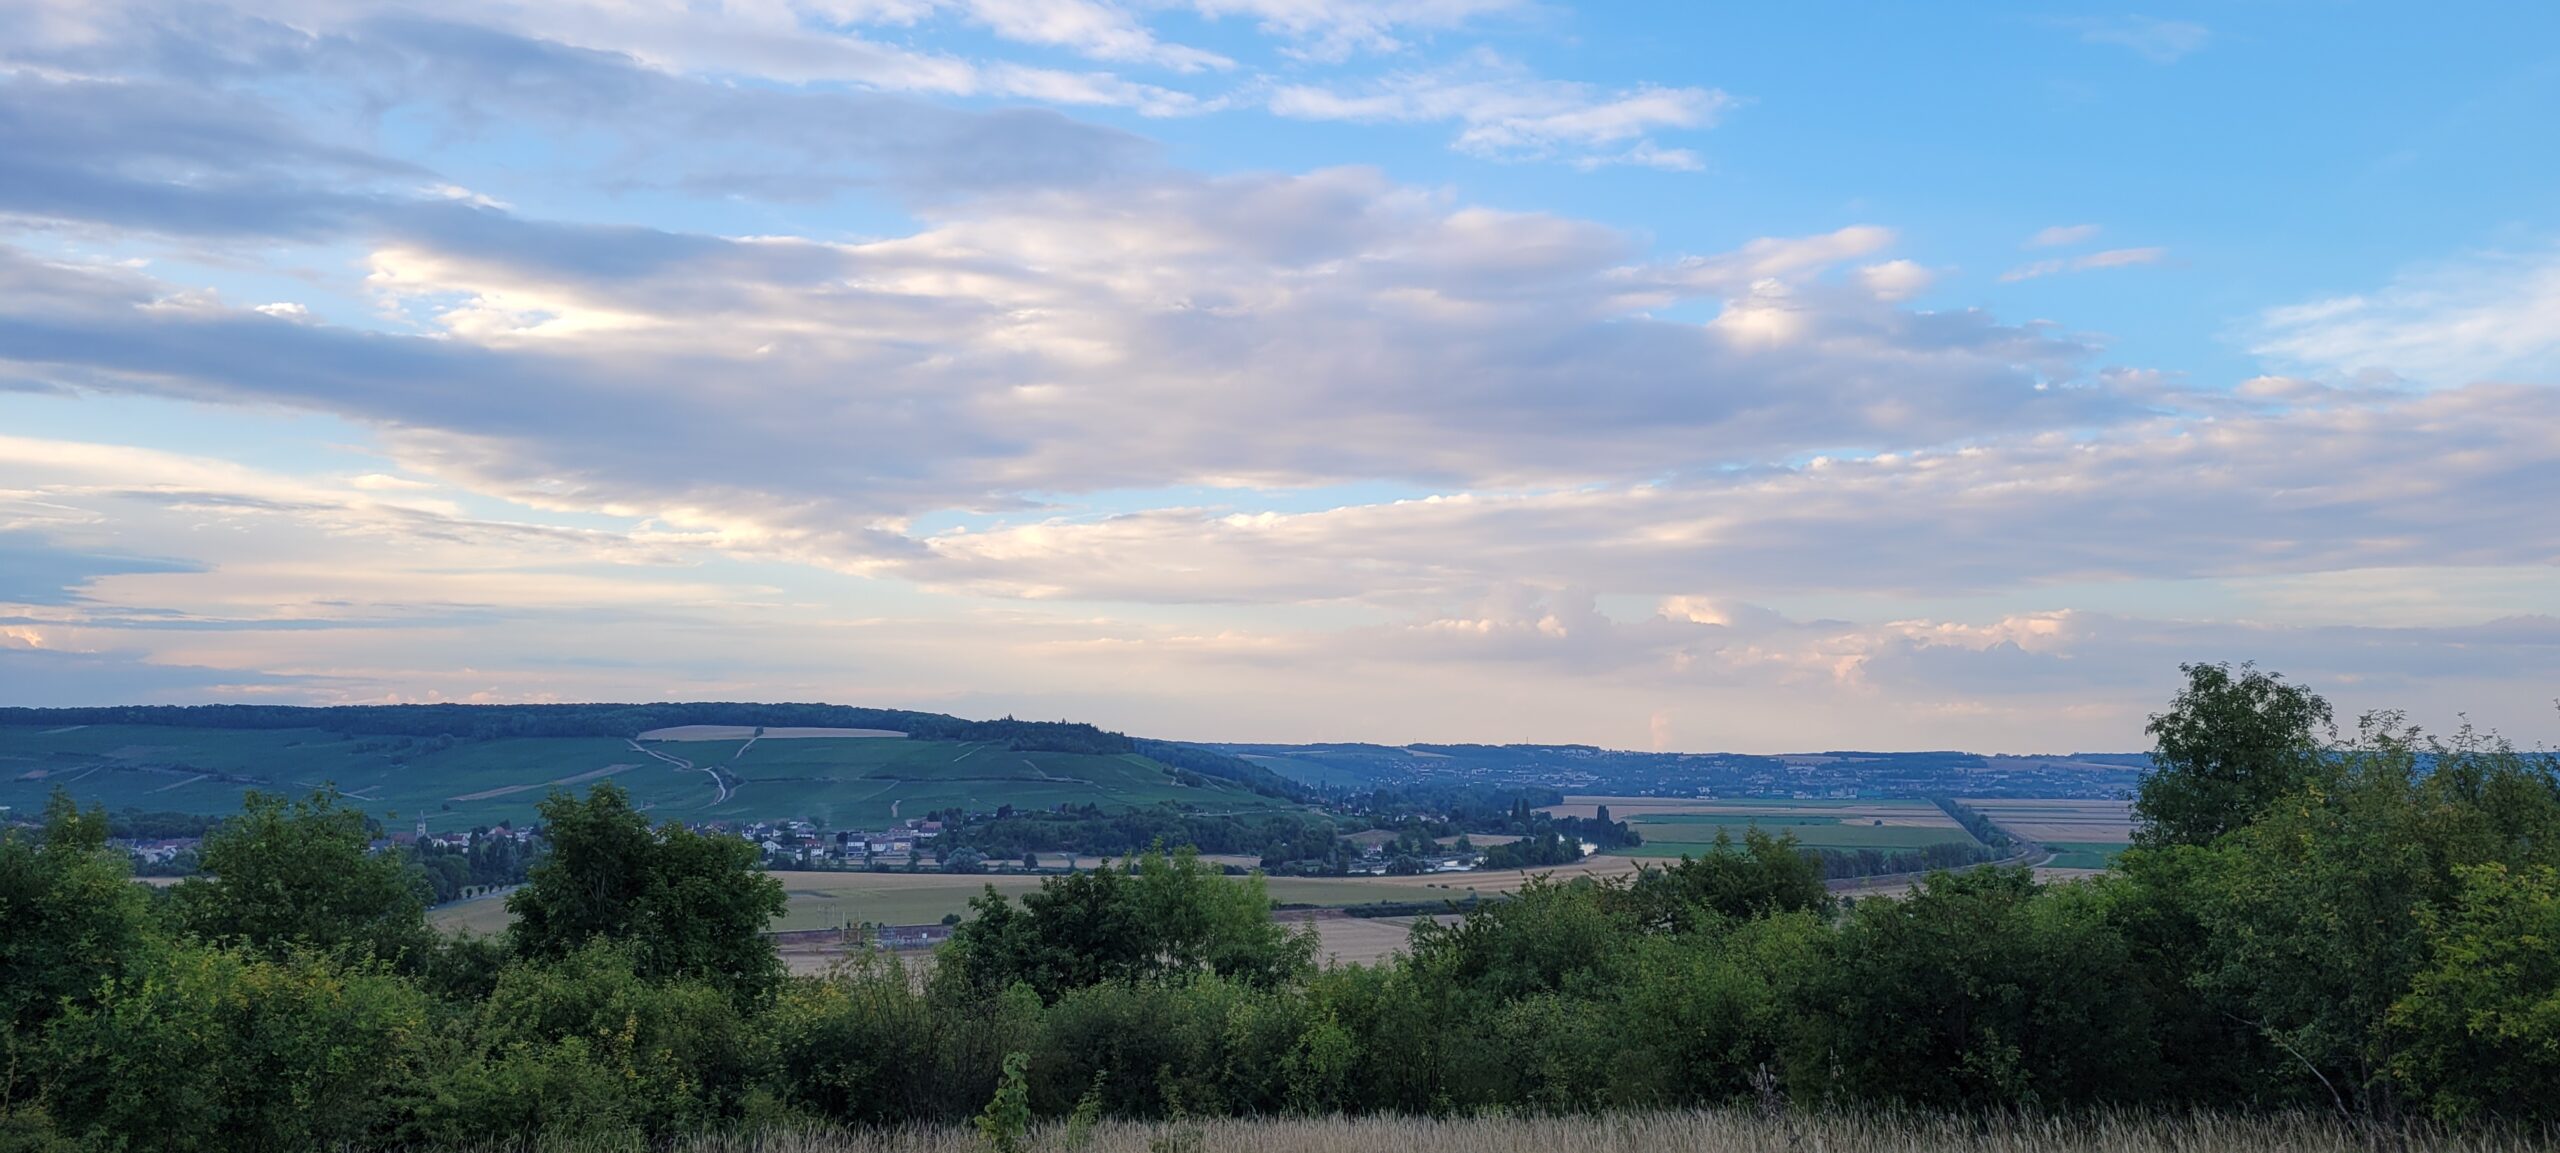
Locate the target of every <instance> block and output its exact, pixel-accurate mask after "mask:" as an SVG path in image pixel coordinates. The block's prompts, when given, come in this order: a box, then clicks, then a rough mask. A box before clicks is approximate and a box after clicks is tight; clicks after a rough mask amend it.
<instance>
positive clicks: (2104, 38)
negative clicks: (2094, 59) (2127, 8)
mask: <svg viewBox="0 0 2560 1153" xmlns="http://www.w3.org/2000/svg"><path fill="white" fill-rule="evenodd" d="M2079 27H2080V39H2081V40H2082V41H2083V42H2085V43H2090V44H2111V45H2114V46H2116V47H2118V48H2125V49H2130V50H2131V51H2132V52H2133V53H2134V54H2135V55H2138V56H2140V57H2142V58H2143V59H2145V60H2148V61H2150V62H2152V63H2154V64H2175V63H2177V62H2178V61H2179V60H2180V59H2181V58H2183V57H2185V56H2187V55H2189V54H2191V53H2194V52H2198V51H2201V50H2203V48H2204V46H2205V44H2206V43H2207V42H2209V41H2211V40H2212V39H2213V32H2212V30H2211V29H2208V28H2206V27H2205V26H2204V25H2202V24H2196V23H2192V22H2189V21H2185V20H2157V19H2153V18H2151V17H2148V16H2127V17H2124V18H2122V19H2119V20H2090V21H2084V22H2081V23H2080V25H2079Z"/></svg>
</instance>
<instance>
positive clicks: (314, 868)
mask: <svg viewBox="0 0 2560 1153" xmlns="http://www.w3.org/2000/svg"><path fill="white" fill-rule="evenodd" d="M204 872H205V876H203V877H201V878H194V879H190V880H186V881H182V882H180V883H179V884H178V885H177V886H176V888H175V889H174V890H173V891H172V892H171V894H170V895H171V899H172V900H173V901H175V902H176V907H177V910H178V920H179V923H180V924H181V925H183V926H185V927H186V929H187V930H188V931H190V932H193V933H195V934H196V935H198V936H200V937H203V938H204V939H206V940H208V941H216V942H223V943H230V944H239V945H245V946H247V947H249V948H251V949H255V950H258V951H260V952H263V953H265V954H266V955H268V956H270V957H277V958H281V957H284V956H286V955H287V954H290V953H292V952H294V951H296V950H300V949H316V950H320V951H323V952H332V951H345V952H347V953H349V954H351V955H353V956H357V957H375V958H380V959H381V960H384V961H389V962H392V963H395V964H400V963H406V962H409V961H411V960H413V959H414V958H415V956H416V954H418V953H419V952H420V951H421V950H423V949H424V948H425V947H426V945H427V942H428V931H427V920H426V881H425V878H424V876H423V875H422V874H420V873H419V872H418V871H417V869H416V867H415V866H414V865H413V864H411V863H410V862H409V861H408V860H407V859H406V858H405V857H403V856H402V855H400V854H396V853H376V852H374V851H373V837H372V834H371V832H370V831H369V830H368V829H367V828H366V825H365V815H364V813H363V811H362V810H359V809H355V808H352V807H349V806H348V805H346V804H344V803H342V802H341V801H340V800H339V798H338V795H337V793H336V792H335V791H334V790H330V789H321V790H318V791H315V792H313V793H312V794H311V795H310V796H309V797H308V798H306V799H303V800H299V801H293V800H287V799H285V798H284V797H281V796H277V795H274V794H269V793H259V792H252V793H250V794H249V795H248V798H247V800H246V807H245V808H244V809H243V811H242V812H241V813H240V815H239V816H236V817H233V818H232V819H230V820H228V821H224V822H223V823H222V825H221V827H220V828H217V829H215V830H214V831H213V833H212V834H211V835H209V836H207V837H206V838H205V840H204Z"/></svg>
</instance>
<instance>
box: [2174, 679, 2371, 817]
mask: <svg viewBox="0 0 2560 1153" xmlns="http://www.w3.org/2000/svg"><path fill="white" fill-rule="evenodd" d="M2181 671H2183V672H2184V673H2185V674H2186V677H2187V683H2186V687H2185V688H2184V689H2182V690H2180V691H2179V693H2178V697H2177V699H2176V700H2175V701H2173V702H2171V704H2170V706H2169V711H2168V712H2165V713H2156V714H2154V715H2153V716H2152V718H2151V725H2150V728H2149V730H2148V731H2149V732H2150V734H2151V737H2152V740H2153V741H2154V742H2155V744H2154V746H2153V749H2152V752H2151V762H2152V766H2153V769H2152V773H2151V776H2150V777H2148V778H2146V779H2145V780H2144V781H2143V783H2142V790H2141V792H2140V793H2139V794H2138V795H2137V797H2136V798H2135V800H2134V805H2133V814H2134V820H2135V829H2134V843H2135V844H2137V845H2141V846H2145V847H2159V846H2164V845H2204V844H2211V843H2212V842H2213V840H2214V839H2215V838H2217V837H2220V836H2221V835H2222V834H2224V833H2227V832H2230V831H2231V830H2233V829H2236V828H2239V827H2240V826H2242V825H2245V824H2248V823H2249V821H2250V819H2251V818H2253V817H2255V816H2256V815H2257V813H2258V812H2259V811H2260V810H2262V809H2264V808H2266V807H2267V805H2268V803H2269V802H2271V801H2273V800H2275V799H2276V798H2277V797H2280V796H2283V795H2285V794H2286V793H2288V792H2291V791H2293V789H2294V788H2295V787H2296V786H2298V785H2300V784H2301V783H2302V782H2303V781H2305V780H2307V779H2309V777H2310V776H2311V774H2312V773H2313V772H2314V771H2315V770H2316V769H2317V768H2318V767H2319V765H2320V763H2321V759H2322V757H2323V756H2324V752H2323V750H2324V749H2325V748H2326V747H2327V741H2328V738H2330V737H2331V736H2332V735H2333V733H2332V722H2331V720H2330V716H2329V702H2327V701H2325V700H2322V699H2320V696H2319V694H2317V693H2314V692H2312V691H2310V690H2309V689H2306V688H2303V687H2302V686H2300V685H2291V684H2286V683H2285V680H2284V678H2283V677H2282V676H2279V675H2277V674H2275V673H2269V672H2260V671H2259V670H2258V669H2257V668H2256V667H2255V666H2252V665H2245V664H2244V665H2241V666H2239V667H2238V668H2236V669H2235V668H2233V667H2232V666H2230V665H2227V664H2210V665H2208V664H2194V665H2184V666H2181Z"/></svg>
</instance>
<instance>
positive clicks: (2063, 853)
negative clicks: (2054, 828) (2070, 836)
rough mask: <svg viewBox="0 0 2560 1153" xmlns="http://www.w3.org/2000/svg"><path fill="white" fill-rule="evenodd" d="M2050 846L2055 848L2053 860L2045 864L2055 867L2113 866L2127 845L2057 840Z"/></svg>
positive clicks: (2085, 867)
mask: <svg viewBox="0 0 2560 1153" xmlns="http://www.w3.org/2000/svg"><path fill="white" fill-rule="evenodd" d="M2049 847H2051V848H2052V849H2053V850H2054V855H2053V859H2052V860H2049V861H2046V862H2045V866H2046V867H2047V868H2054V869H2105V868H2112V867H2114V865H2115V863H2116V854H2118V853H2121V852H2123V851H2124V850H2125V846H2123V845H2121V844H2117V843H2114V842H2109V841H2091V842H2070V841H2056V842H2052V843H2051V845H2050V846H2049Z"/></svg>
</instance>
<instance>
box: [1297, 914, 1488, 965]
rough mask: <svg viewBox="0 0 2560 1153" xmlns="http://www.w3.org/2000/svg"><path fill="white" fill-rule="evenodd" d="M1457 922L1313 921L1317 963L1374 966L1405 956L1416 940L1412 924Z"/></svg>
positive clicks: (1442, 919)
mask: <svg viewBox="0 0 2560 1153" xmlns="http://www.w3.org/2000/svg"><path fill="white" fill-rule="evenodd" d="M1305 918H1306V914H1303V913H1301V914H1299V915H1298V919H1297V920H1291V919H1290V918H1289V917H1288V916H1287V915H1285V914H1284V915H1283V916H1281V917H1280V918H1279V919H1280V920H1281V921H1282V922H1283V923H1285V924H1290V925H1293V926H1294V925H1298V924H1304V923H1306V920H1305ZM1453 919H1454V918H1451V917H1447V916H1436V917H1345V916H1339V915H1335V916H1318V917H1316V918H1315V919H1314V924H1315V927H1316V938H1317V940H1318V941H1319V942H1320V943H1319V944H1318V945H1317V946H1316V959H1317V960H1318V961H1319V962H1322V963H1324V964H1328V965H1375V964H1377V963H1378V962H1380V961H1383V960H1385V959H1387V958H1388V957H1390V956H1393V955H1395V954H1397V953H1401V952H1404V947H1405V943H1406V941H1407V940H1408V939H1410V938H1411V937H1412V936H1413V923H1414V922H1416V921H1423V920H1431V921H1440V922H1447V921H1450V920H1453Z"/></svg>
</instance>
